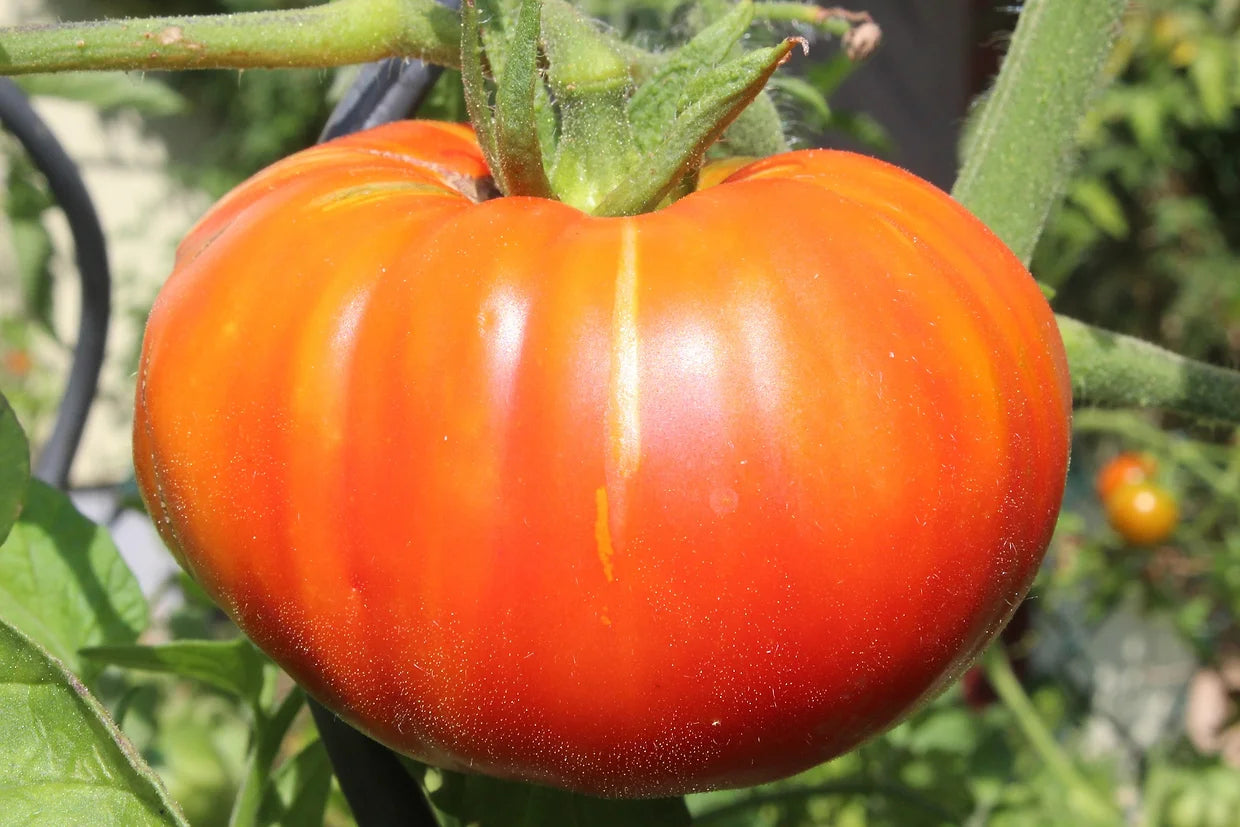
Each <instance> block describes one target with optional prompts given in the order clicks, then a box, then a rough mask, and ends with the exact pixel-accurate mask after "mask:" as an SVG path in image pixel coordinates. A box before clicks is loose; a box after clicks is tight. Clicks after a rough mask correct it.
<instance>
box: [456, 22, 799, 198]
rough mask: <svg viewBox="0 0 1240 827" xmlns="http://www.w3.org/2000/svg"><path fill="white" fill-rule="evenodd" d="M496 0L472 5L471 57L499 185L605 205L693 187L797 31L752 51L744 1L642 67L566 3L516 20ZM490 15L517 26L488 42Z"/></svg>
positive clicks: (483, 138) (485, 140)
mask: <svg viewBox="0 0 1240 827" xmlns="http://www.w3.org/2000/svg"><path fill="white" fill-rule="evenodd" d="M486 2H487V0H474V2H469V0H467V2H466V3H465V5H464V7H463V9H462V16H461V19H462V34H461V40H460V42H461V67H462V77H463V79H464V82H465V95H466V101H467V103H468V106H469V113H470V119H471V120H472V121H473V123H474V128H475V130H476V132H477V134H478V140H479V144H480V145H481V147H482V150H483V153H484V154H485V155H486V158H487V162H488V164H489V165H490V167H491V170H492V172H493V174H494V176H495V180H496V185H497V186H498V187H499V189H500V190H501V191H502V192H503V193H504V194H505V195H508V196H518V195H525V196H534V197H540V198H556V199H558V200H561V201H564V202H565V203H568V204H572V205H573V206H575V207H578V208H579V209H582V210H585V211H586V212H590V213H593V214H595V215H605V216H620V215H635V214H638V213H642V212H647V211H650V210H653V209H656V208H657V207H659V206H661V205H662V204H665V203H666V202H667V201H668V200H670V199H673V198H674V197H675V196H676V195H678V194H680V193H683V192H687V191H690V190H691V189H692V184H693V182H694V181H695V180H696V176H697V171H698V169H699V168H700V167H701V164H702V159H703V158H704V156H705V153H706V150H707V149H708V148H709V147H710V145H711V144H713V143H714V142H715V141H716V140H717V139H718V138H719V137H720V135H721V134H722V133H723V131H724V130H725V128H727V127H728V125H729V124H731V123H732V122H733V121H735V120H736V119H737V118H738V116H740V115H741V113H742V112H743V111H744V110H745V108H746V107H747V106H749V105H750V104H751V103H753V102H754V101H755V100H757V99H759V96H760V95H761V94H762V90H763V87H764V86H765V85H766V82H767V80H768V79H769V78H770V76H771V74H772V73H773V72H774V71H775V69H776V68H777V67H778V66H779V65H780V64H781V63H783V62H784V61H785V60H786V59H787V57H788V55H789V53H790V52H791V51H792V48H793V47H794V45H796V43H797V42H799V41H797V40H795V39H790V40H786V41H784V42H783V43H781V44H779V45H777V46H775V47H773V48H767V49H758V50H755V51H751V52H741V50H740V49H739V47H738V44H739V42H740V40H741V38H742V36H743V35H744V34H745V32H746V31H747V30H748V28H749V26H750V24H751V22H752V21H753V19H754V5H753V4H752V3H751V2H749V0H744V2H741V3H739V4H737V5H735V6H733V7H731V8H730V9H729V10H728V11H727V12H726V13H725V14H723V15H722V16H721V17H720V18H719V19H717V20H716V21H714V22H713V23H711V24H710V25H707V26H706V27H705V28H703V29H702V30H701V31H700V32H699V33H698V34H697V35H696V36H695V37H694V38H693V39H692V40H690V41H689V42H688V43H687V44H685V45H684V46H682V47H680V48H679V49H677V50H675V51H673V52H671V53H670V54H667V55H664V56H661V59H660V60H659V61H658V62H657V63H656V64H655V65H653V66H652V67H645V68H646V71H644V73H642V72H639V71H636V70H635V68H634V64H633V61H632V60H631V59H630V56H629V55H626V54H625V53H624V52H623V50H622V49H621V48H619V47H618V45H617V42H616V41H615V40H614V39H612V38H611V37H609V36H608V35H606V34H604V33H603V32H602V31H600V30H599V29H597V28H595V27H594V25H593V24H591V23H590V22H589V21H587V20H586V19H584V18H583V17H582V16H581V15H580V14H579V13H578V12H577V11H576V10H575V9H573V8H572V7H571V6H570V5H569V4H568V3H567V2H565V0H522V2H521V4H520V7H519V9H518V10H517V12H516V15H515V20H510V19H508V18H505V16H504V10H503V8H502V7H501V4H499V3H496V6H497V7H496V8H491V9H482V8H480V6H481V5H483V4H484V3H486ZM484 14H485V15H487V16H489V17H492V18H493V19H498V20H499V21H500V25H501V26H503V27H504V28H507V29H508V30H509V31H510V32H511V36H510V37H509V38H508V39H506V40H504V41H503V42H502V43H501V42H495V45H494V46H492V47H491V48H489V49H488V48H487V46H486V44H487V43H491V42H493V41H486V43H484V40H485V35H484V34H483V33H482V30H481V19H480V18H481V17H482V16H483V15H484ZM488 74H489V77H488ZM639 75H644V76H641V77H640V78H639ZM760 114H761V115H765V116H767V117H766V118H765V119H764V118H759V119H751V120H757V121H760V122H758V123H757V124H756V126H757V128H756V134H757V135H758V140H759V141H760V142H761V141H764V142H765V145H767V146H769V147H773V148H775V149H779V148H782V147H783V146H785V144H783V135H782V130H781V129H780V127H779V124H778V119H777V118H775V119H774V122H773V123H771V122H770V120H769V118H770V116H773V115H774V113H773V109H772V110H767V109H762V110H760ZM747 126H749V128H750V130H751V131H753V127H754V124H753V123H750V124H747Z"/></svg>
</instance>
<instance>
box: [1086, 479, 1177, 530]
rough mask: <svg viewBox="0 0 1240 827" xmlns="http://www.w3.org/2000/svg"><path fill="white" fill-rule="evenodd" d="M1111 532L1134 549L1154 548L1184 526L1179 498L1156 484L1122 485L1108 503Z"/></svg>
mask: <svg viewBox="0 0 1240 827" xmlns="http://www.w3.org/2000/svg"><path fill="white" fill-rule="evenodd" d="M1104 506H1105V508H1106V515H1107V522H1108V523H1110V525H1111V528H1113V529H1115V531H1116V532H1117V533H1118V534H1119V535H1120V536H1121V537H1123V538H1124V540H1125V541H1126V542H1128V543H1130V544H1132V545H1134V546H1152V545H1154V544H1156V543H1161V542H1162V541H1163V540H1166V539H1167V538H1168V537H1170V536H1171V535H1172V533H1173V532H1174V531H1175V528H1176V526H1177V525H1179V522H1180V506H1179V504H1178V503H1177V502H1176V499H1175V495H1173V494H1172V493H1171V492H1170V491H1168V490H1167V489H1165V488H1163V487H1162V486H1159V485H1155V484H1154V483H1152V482H1146V481H1141V482H1134V483H1127V484H1125V485H1121V486H1120V487H1119V488H1116V489H1115V490H1114V491H1112V492H1111V495H1110V496H1109V497H1107V499H1106V501H1105V502H1104Z"/></svg>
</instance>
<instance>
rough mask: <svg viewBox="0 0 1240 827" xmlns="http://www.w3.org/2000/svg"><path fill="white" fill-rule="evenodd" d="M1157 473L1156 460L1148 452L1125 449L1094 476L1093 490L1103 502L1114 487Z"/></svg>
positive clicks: (1112, 491) (1143, 479)
mask: <svg viewBox="0 0 1240 827" xmlns="http://www.w3.org/2000/svg"><path fill="white" fill-rule="evenodd" d="M1157 473H1158V460H1156V459H1154V458H1153V457H1152V456H1150V455H1149V454H1140V453H1134V452H1131V451H1125V452H1124V453H1122V454H1118V455H1116V456H1115V457H1114V458H1112V459H1111V460H1110V461H1109V462H1107V464H1106V465H1104V466H1102V470H1100V471H1099V472H1098V475H1097V476H1096V477H1095V478H1094V490H1095V491H1096V492H1097V493H1098V499H1100V500H1102V501H1103V502H1104V503H1105V502H1106V501H1107V500H1108V499H1109V498H1110V496H1111V494H1112V493H1114V492H1115V490H1116V489H1118V488H1120V487H1122V486H1125V485H1131V484H1133V483H1138V482H1145V481H1146V480H1148V479H1152V478H1153V477H1154V476H1155V475H1156V474H1157Z"/></svg>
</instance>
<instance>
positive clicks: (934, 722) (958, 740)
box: [903, 707, 983, 755]
mask: <svg viewBox="0 0 1240 827" xmlns="http://www.w3.org/2000/svg"><path fill="white" fill-rule="evenodd" d="M982 734H983V730H982V728H981V727H979V726H978V723H977V718H976V716H974V715H973V714H971V713H970V712H969V711H968V710H966V709H962V708H960V707H945V708H942V709H936V710H934V712H933V714H930V715H928V716H927V717H926V718H925V720H922V721H918V722H917V724H916V725H915V726H911V727H910V728H909V729H908V731H907V733H905V735H904V738H903V746H904V748H905V749H907V750H908V751H909V752H911V753H913V754H914V755H924V754H925V753H928V752H949V753H955V754H957V755H969V754H970V753H972V752H973V751H974V750H976V749H977V747H978V742H979V741H980V740H981V737H982Z"/></svg>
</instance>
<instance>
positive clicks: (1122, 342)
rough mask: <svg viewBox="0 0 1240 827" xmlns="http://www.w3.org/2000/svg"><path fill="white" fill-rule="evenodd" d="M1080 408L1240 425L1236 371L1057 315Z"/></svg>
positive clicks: (1239, 376) (1239, 380)
mask: <svg viewBox="0 0 1240 827" xmlns="http://www.w3.org/2000/svg"><path fill="white" fill-rule="evenodd" d="M1058 322H1059V333H1060V335H1062V336H1063V341H1064V347H1065V348H1067V351H1068V365H1069V368H1070V373H1071V374H1072V398H1073V400H1075V402H1076V403H1077V404H1078V405H1098V406H1102V407H1140V408H1164V409H1166V410H1171V411H1178V412H1180V413H1185V414H1190V415H1192V416H1195V417H1197V418H1199V419H1213V420H1218V421H1221V422H1232V423H1240V372H1237V371H1234V370H1228V369H1227V368H1221V367H1217V366H1215V365H1207V364H1205V363H1204V362H1197V361H1194V360H1193V359H1188V358H1186V357H1184V356H1180V355H1178V354H1175V353H1172V352H1171V351H1169V350H1165V349H1164V348H1161V347H1158V346H1157V345H1152V344H1150V343H1149V342H1143V341H1141V340H1140V339H1134V338H1132V337H1131V336H1123V335H1120V334H1118V333H1111V332H1108V331H1106V330H1101V329H1099V328H1096V327H1092V326H1091V325H1087V324H1085V323H1084V322H1079V321H1077V320H1076V319H1070V318H1067V317H1066V316H1059V317H1058Z"/></svg>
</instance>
